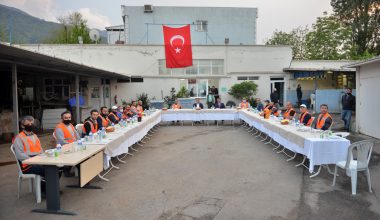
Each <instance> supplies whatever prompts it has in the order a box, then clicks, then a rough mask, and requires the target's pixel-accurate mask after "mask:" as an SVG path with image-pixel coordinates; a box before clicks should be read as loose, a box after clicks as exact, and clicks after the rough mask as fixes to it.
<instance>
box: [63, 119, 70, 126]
mask: <svg viewBox="0 0 380 220" xmlns="http://www.w3.org/2000/svg"><path fill="white" fill-rule="evenodd" d="M70 123H71V120H63V124H65V125H69V124H70Z"/></svg>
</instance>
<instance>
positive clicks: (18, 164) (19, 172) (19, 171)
mask: <svg viewBox="0 0 380 220" xmlns="http://www.w3.org/2000/svg"><path fill="white" fill-rule="evenodd" d="M11 152H12V154H13V156H14V157H15V160H16V164H17V169H18V174H19V176H21V175H22V174H23V173H22V170H21V167H20V163H19V162H18V159H17V157H16V153H15V150H14V148H13V144H12V145H11Z"/></svg>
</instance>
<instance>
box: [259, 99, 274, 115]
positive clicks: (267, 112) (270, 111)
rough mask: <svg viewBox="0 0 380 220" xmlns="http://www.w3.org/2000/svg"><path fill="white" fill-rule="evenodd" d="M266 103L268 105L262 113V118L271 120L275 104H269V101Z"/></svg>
mask: <svg viewBox="0 0 380 220" xmlns="http://www.w3.org/2000/svg"><path fill="white" fill-rule="evenodd" d="M265 103H266V105H265V108H264V109H263V111H262V112H261V113H260V116H263V117H264V118H265V119H269V118H270V115H271V113H272V108H273V103H272V102H269V100H265Z"/></svg>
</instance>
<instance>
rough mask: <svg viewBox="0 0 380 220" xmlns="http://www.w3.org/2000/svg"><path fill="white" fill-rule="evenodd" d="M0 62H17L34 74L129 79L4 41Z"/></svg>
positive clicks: (1, 45)
mask: <svg viewBox="0 0 380 220" xmlns="http://www.w3.org/2000/svg"><path fill="white" fill-rule="evenodd" d="M0 63H8V64H17V65H18V66H21V67H26V68H25V69H28V71H29V72H30V73H35V74H38V73H39V72H46V73H57V74H70V75H80V76H87V77H97V78H104V79H129V77H128V76H126V75H124V74H121V73H116V72H111V71H107V70H103V69H98V68H95V67H91V66H86V65H83V64H79V63H74V62H71V61H68V60H63V59H60V58H56V57H52V56H48V55H45V54H41V53H37V52H33V51H29V50H25V49H21V48H18V47H17V46H11V45H7V44H4V43H0Z"/></svg>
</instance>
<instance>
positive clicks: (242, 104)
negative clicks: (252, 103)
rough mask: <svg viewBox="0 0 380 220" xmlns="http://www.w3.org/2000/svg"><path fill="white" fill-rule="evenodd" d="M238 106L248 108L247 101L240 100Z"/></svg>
mask: <svg viewBox="0 0 380 220" xmlns="http://www.w3.org/2000/svg"><path fill="white" fill-rule="evenodd" d="M240 108H249V103H248V102H245V103H244V102H241V103H240Z"/></svg>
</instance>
